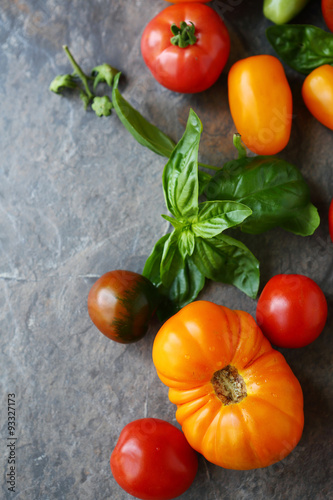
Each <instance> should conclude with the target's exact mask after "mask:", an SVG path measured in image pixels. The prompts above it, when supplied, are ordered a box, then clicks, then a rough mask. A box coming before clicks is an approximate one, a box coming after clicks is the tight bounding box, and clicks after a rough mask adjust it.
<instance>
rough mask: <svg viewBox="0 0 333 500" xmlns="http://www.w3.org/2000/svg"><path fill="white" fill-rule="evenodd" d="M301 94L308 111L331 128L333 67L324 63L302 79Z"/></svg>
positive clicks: (332, 115) (332, 125)
mask: <svg viewBox="0 0 333 500" xmlns="http://www.w3.org/2000/svg"><path fill="white" fill-rule="evenodd" d="M302 96H303V100H304V102H305V105H306V107H307V108H308V110H309V111H310V113H311V114H312V115H313V116H314V117H315V118H317V120H318V121H320V123H322V124H323V125H325V126H326V127H328V128H330V129H331V130H333V67H332V66H330V65H329V64H324V65H323V66H320V67H319V68H316V69H315V70H313V71H312V72H311V73H310V74H309V75H308V76H307V77H306V78H305V80H304V83H303V87H302Z"/></svg>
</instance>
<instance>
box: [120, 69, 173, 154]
mask: <svg viewBox="0 0 333 500" xmlns="http://www.w3.org/2000/svg"><path fill="white" fill-rule="evenodd" d="M119 78H120V73H117V75H116V76H115V78H114V81H113V89H112V103H113V106H114V109H115V111H116V113H117V115H118V117H119V119H120V121H121V122H122V124H123V125H124V127H125V128H126V129H127V130H128V131H129V132H130V134H132V136H133V137H134V139H136V140H137V141H138V143H139V144H141V145H142V146H145V147H147V148H149V149H150V150H151V151H154V153H157V154H158V155H161V156H166V157H167V158H169V157H170V155H171V153H172V150H173V149H174V147H175V145H176V144H175V143H174V141H173V140H172V139H170V137H168V136H167V135H165V134H164V133H163V132H161V130H159V129H158V128H157V127H155V125H152V124H151V123H149V121H147V120H146V119H145V118H144V117H143V116H142V115H141V114H140V113H139V112H138V111H137V110H136V109H134V108H133V107H132V106H131V105H130V104H129V102H127V101H126V99H124V98H123V97H122V95H121V94H120V92H119V90H118V83H119Z"/></svg>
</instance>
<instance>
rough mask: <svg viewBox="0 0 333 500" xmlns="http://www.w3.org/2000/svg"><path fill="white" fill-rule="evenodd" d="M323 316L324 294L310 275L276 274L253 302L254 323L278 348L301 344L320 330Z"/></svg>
mask: <svg viewBox="0 0 333 500" xmlns="http://www.w3.org/2000/svg"><path fill="white" fill-rule="evenodd" d="M326 319H327V301H326V298H325V295H324V293H323V292H322V290H321V289H320V288H319V286H318V285H317V283H315V282H314V281H313V280H312V279H311V278H308V277H307V276H303V275H301V274H278V275H276V276H274V277H273V278H271V279H270V280H269V281H268V283H267V284H266V286H265V287H264V289H263V291H262V293H261V295H260V297H259V300H258V304H257V323H258V325H259V327H260V328H261V329H262V331H263V333H264V335H265V336H266V337H267V338H268V340H270V341H271V342H272V344H274V345H276V346H278V347H303V346H306V345H308V344H310V343H311V342H313V341H314V340H315V339H316V338H317V337H318V336H319V334H320V333H321V332H322V330H323V328H324V326H325V323H326Z"/></svg>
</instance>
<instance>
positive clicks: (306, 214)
mask: <svg viewBox="0 0 333 500" xmlns="http://www.w3.org/2000/svg"><path fill="white" fill-rule="evenodd" d="M319 224H320V217H319V214H318V210H317V209H316V207H315V206H314V205H312V203H309V204H308V205H306V206H305V207H303V208H299V209H297V210H295V211H294V212H292V213H291V214H290V218H289V219H288V220H286V221H285V222H284V223H282V224H281V227H282V228H283V229H285V230H286V231H290V232H292V233H295V234H298V235H300V236H309V235H311V234H313V233H314V232H315V230H316V229H317V227H318V226H319Z"/></svg>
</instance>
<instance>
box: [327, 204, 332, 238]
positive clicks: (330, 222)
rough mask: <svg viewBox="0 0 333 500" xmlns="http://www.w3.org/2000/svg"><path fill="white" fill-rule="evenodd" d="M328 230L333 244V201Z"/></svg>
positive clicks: (329, 211) (329, 212)
mask: <svg viewBox="0 0 333 500" xmlns="http://www.w3.org/2000/svg"><path fill="white" fill-rule="evenodd" d="M328 228H329V231H330V236H331V240H332V243H333V199H332V201H331V204H330V208H329V210H328Z"/></svg>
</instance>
